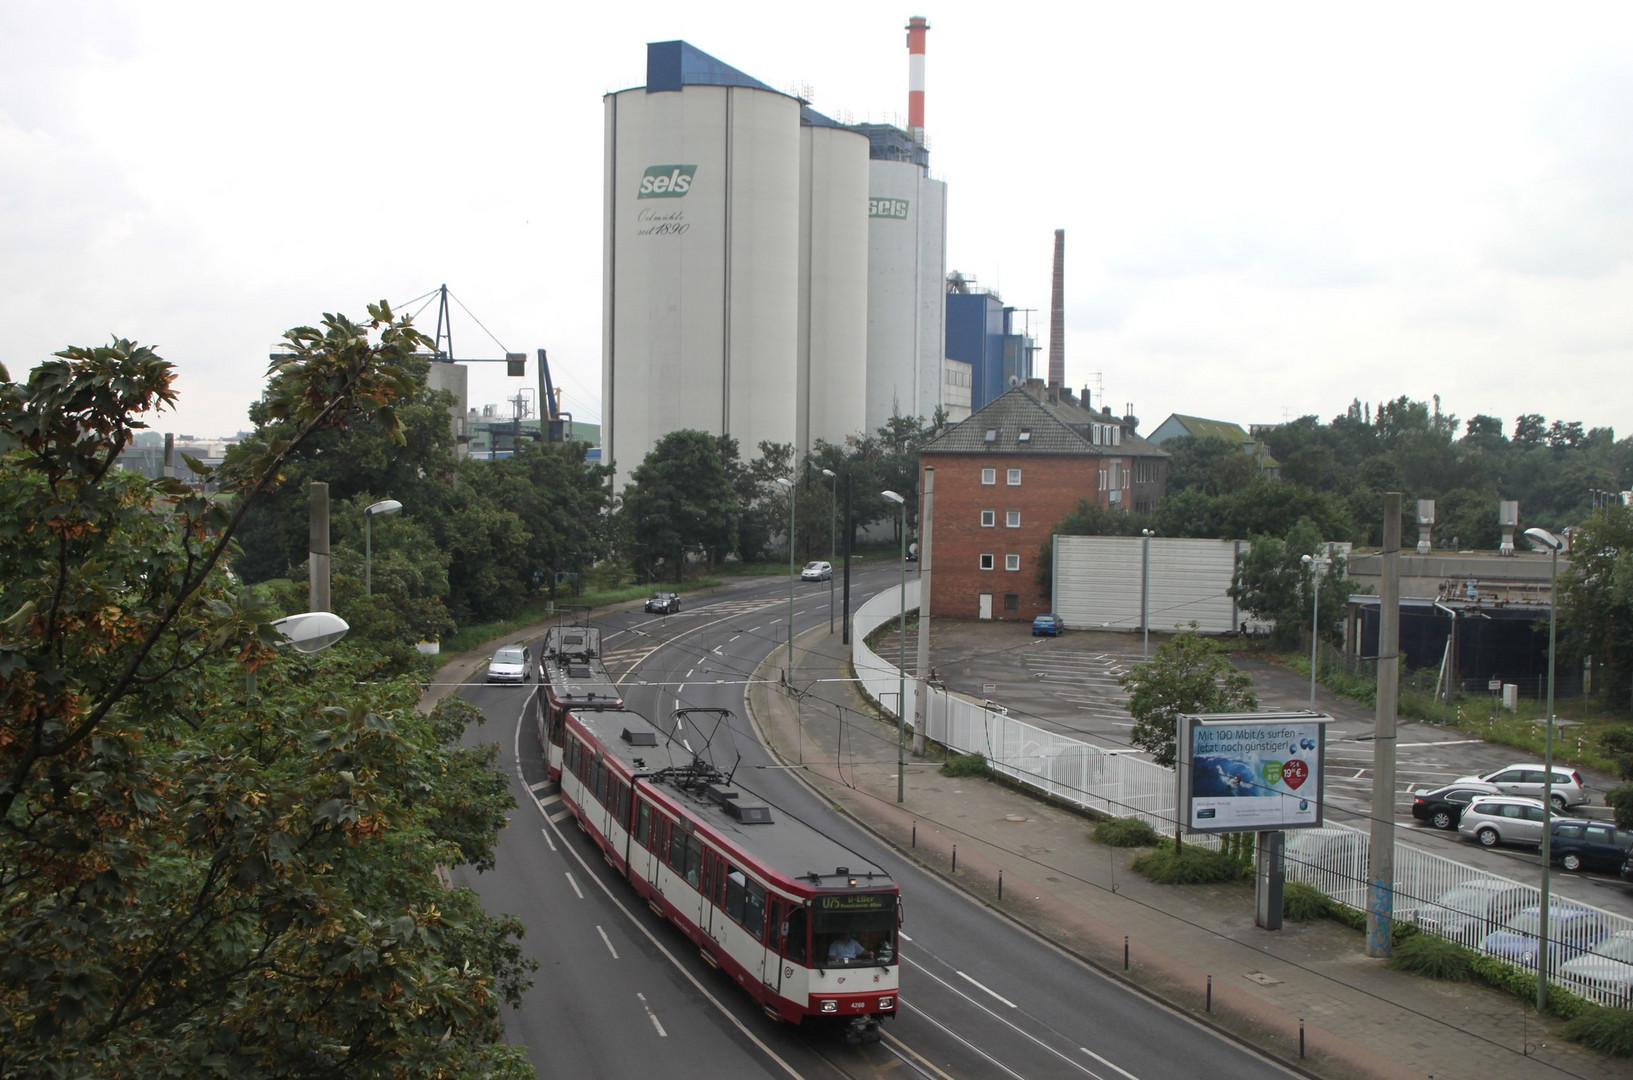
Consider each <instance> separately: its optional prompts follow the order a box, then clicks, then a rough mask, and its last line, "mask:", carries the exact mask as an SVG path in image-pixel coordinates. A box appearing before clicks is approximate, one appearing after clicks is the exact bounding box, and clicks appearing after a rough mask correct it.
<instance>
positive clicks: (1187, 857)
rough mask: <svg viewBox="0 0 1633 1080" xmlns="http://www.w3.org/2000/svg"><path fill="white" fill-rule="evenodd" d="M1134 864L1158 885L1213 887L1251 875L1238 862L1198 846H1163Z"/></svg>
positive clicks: (1133, 864)
mask: <svg viewBox="0 0 1633 1080" xmlns="http://www.w3.org/2000/svg"><path fill="white" fill-rule="evenodd" d="M1130 865H1131V866H1132V867H1133V868H1134V869H1135V870H1137V871H1138V872H1140V873H1142V874H1144V875H1145V876H1146V877H1148V878H1150V879H1151V880H1152V881H1154V882H1156V883H1157V884H1158V885H1212V884H1216V883H1218V882H1222V881H1242V880H1245V879H1246V878H1248V877H1249V876H1250V874H1249V872H1248V871H1245V870H1244V869H1243V867H1242V864H1241V863H1240V862H1238V861H1237V860H1235V859H1233V858H1231V857H1230V856H1228V855H1223V854H1221V853H1219V852H1217V851H1209V850H1207V849H1206V848H1200V847H1197V846H1196V845H1194V844H1187V845H1185V846H1183V847H1178V848H1176V847H1173V846H1164V847H1160V848H1158V849H1157V850H1156V851H1151V852H1147V853H1146V854H1144V855H1141V856H1138V857H1137V858H1136V859H1135V860H1134V861H1133V863H1131V864H1130Z"/></svg>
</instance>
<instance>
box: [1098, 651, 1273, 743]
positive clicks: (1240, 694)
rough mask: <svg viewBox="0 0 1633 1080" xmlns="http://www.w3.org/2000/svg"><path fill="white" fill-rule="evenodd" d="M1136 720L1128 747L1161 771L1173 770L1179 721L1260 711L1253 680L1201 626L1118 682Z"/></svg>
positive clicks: (1130, 733) (1129, 709)
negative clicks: (1187, 717) (1144, 755)
mask: <svg viewBox="0 0 1633 1080" xmlns="http://www.w3.org/2000/svg"><path fill="white" fill-rule="evenodd" d="M1117 681H1118V683H1119V684H1121V685H1122V687H1123V689H1124V690H1127V691H1128V694H1129V697H1128V712H1129V715H1130V716H1132V717H1134V727H1133V729H1132V730H1131V731H1130V732H1129V741H1130V742H1132V743H1133V744H1134V745H1135V746H1136V747H1138V748H1139V749H1141V750H1144V751H1145V752H1146V753H1148V754H1150V755H1151V760H1153V761H1155V762H1156V763H1157V764H1158V765H1166V766H1168V767H1170V768H1172V767H1173V764H1174V760H1175V749H1174V739H1175V732H1176V731H1177V730H1178V724H1179V718H1180V717H1181V716H1183V715H1186V714H1190V713H1222V712H1251V711H1252V710H1254V709H1257V708H1258V707H1259V698H1258V695H1256V694H1254V692H1253V680H1252V679H1251V678H1249V677H1248V675H1247V673H1246V672H1243V671H1238V670H1237V669H1236V667H1235V665H1233V664H1232V663H1231V662H1230V659H1229V658H1228V657H1226V656H1225V654H1224V653H1222V652H1220V651H1219V647H1218V646H1217V645H1215V644H1214V643H1213V642H1211V641H1209V640H1208V639H1207V638H1205V637H1203V636H1202V635H1201V634H1199V633H1197V630H1196V624H1195V623H1192V624H1191V628H1190V629H1189V630H1186V631H1183V632H1181V633H1179V634H1176V635H1174V636H1173V637H1172V638H1170V639H1168V641H1166V642H1164V643H1163V645H1162V646H1161V647H1160V648H1158V649H1157V653H1156V655H1155V656H1154V657H1152V658H1151V660H1150V662H1149V663H1144V664H1140V665H1138V666H1137V667H1135V668H1134V669H1133V670H1132V671H1129V672H1127V673H1126V674H1124V675H1120V676H1118V678H1117Z"/></svg>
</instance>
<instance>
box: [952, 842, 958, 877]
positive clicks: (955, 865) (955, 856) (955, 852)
mask: <svg viewBox="0 0 1633 1080" xmlns="http://www.w3.org/2000/svg"><path fill="white" fill-rule="evenodd" d="M953 873H955V874H956V873H958V845H957V844H954V845H953Z"/></svg>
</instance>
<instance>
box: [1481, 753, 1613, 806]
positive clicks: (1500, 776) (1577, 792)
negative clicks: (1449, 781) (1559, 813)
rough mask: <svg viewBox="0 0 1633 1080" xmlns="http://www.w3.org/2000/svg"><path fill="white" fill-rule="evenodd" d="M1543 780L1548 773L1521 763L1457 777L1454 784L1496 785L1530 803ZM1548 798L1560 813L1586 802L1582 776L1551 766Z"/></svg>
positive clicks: (1573, 770)
mask: <svg viewBox="0 0 1633 1080" xmlns="http://www.w3.org/2000/svg"><path fill="white" fill-rule="evenodd" d="M1547 777H1548V770H1547V769H1545V768H1543V767H1542V766H1541V765H1538V764H1535V763H1528V762H1521V763H1520V764H1518V765H1505V766H1503V767H1502V768H1500V769H1493V770H1491V771H1490V772H1488V773H1481V774H1480V775H1479V776H1460V777H1458V778H1457V780H1456V783H1459V784H1464V783H1468V782H1469V781H1472V780H1480V781H1484V782H1485V783H1487V784H1496V785H1497V786H1498V787H1500V788H1502V789H1503V790H1504V791H1505V792H1507V793H1508V794H1510V795H1529V796H1530V797H1531V798H1533V799H1540V798H1542V789H1543V781H1545V780H1546V779H1547ZM1549 798H1551V799H1553V801H1554V805H1555V806H1556V807H1558V808H1559V809H1561V810H1563V809H1565V808H1566V807H1568V806H1580V805H1582V804H1583V803H1585V802H1587V801H1588V793H1587V785H1586V784H1584V783H1583V782H1582V774H1581V773H1579V772H1577V771H1576V770H1575V769H1568V768H1565V767H1563V766H1560V765H1555V766H1554V783H1553V790H1552V791H1551V792H1549Z"/></svg>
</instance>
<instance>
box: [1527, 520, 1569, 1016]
mask: <svg viewBox="0 0 1633 1080" xmlns="http://www.w3.org/2000/svg"><path fill="white" fill-rule="evenodd" d="M1525 538H1526V539H1527V540H1529V541H1531V546H1532V547H1533V548H1534V549H1536V550H1537V551H1546V552H1548V555H1549V557H1550V559H1551V560H1552V563H1553V565H1552V567H1551V569H1550V572H1549V575H1548V728H1547V731H1546V732H1545V733H1544V734H1543V736H1542V906H1541V907H1540V908H1538V909H1537V1012H1539V1013H1540V1012H1542V1011H1543V1010H1544V1009H1546V1008H1547V1007H1548V870H1549V867H1550V860H1551V858H1552V854H1551V852H1550V851H1549V850H1548V848H1549V844H1548V841H1549V839H1550V837H1549V835H1548V834H1549V833H1550V832H1551V831H1552V830H1553V822H1552V821H1551V820H1550V818H1551V817H1552V816H1553V812H1554V628H1555V625H1556V622H1557V618H1556V616H1557V614H1558V611H1559V549H1560V548H1562V547H1564V546H1565V541H1563V540H1561V539H1560V538H1559V537H1557V536H1555V535H1554V534H1553V533H1551V532H1549V531H1548V530H1547V529H1526V530H1525Z"/></svg>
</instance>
